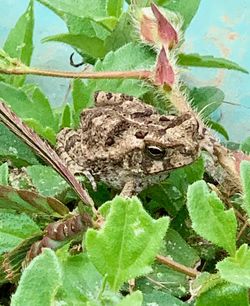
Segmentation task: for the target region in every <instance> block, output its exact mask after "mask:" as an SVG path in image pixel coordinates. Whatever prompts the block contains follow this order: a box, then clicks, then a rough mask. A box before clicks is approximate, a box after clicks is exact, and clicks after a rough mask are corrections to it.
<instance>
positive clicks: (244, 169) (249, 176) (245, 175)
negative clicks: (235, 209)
mask: <svg viewBox="0 0 250 306" xmlns="http://www.w3.org/2000/svg"><path fill="white" fill-rule="evenodd" d="M240 176H241V182H242V188H243V201H244V202H243V203H244V204H243V208H244V209H245V211H246V212H247V215H248V218H250V162H249V161H246V160H243V161H242V162H241V164H240Z"/></svg>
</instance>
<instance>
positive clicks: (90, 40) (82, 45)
mask: <svg viewBox="0 0 250 306" xmlns="http://www.w3.org/2000/svg"><path fill="white" fill-rule="evenodd" d="M49 41H57V42H62V43H66V44H68V45H70V46H72V47H73V48H77V49H78V50H79V52H80V53H81V54H85V55H89V56H91V57H93V58H103V57H104V56H105V54H106V53H107V49H106V47H105V44H104V40H102V39H100V38H98V37H95V36H93V37H90V36H88V35H85V34H70V33H68V34H67V33H66V34H58V35H53V36H48V37H46V38H44V39H43V42H49Z"/></svg>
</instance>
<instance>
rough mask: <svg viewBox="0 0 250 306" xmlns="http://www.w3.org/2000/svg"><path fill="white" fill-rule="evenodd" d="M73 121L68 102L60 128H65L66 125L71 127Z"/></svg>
mask: <svg viewBox="0 0 250 306" xmlns="http://www.w3.org/2000/svg"><path fill="white" fill-rule="evenodd" d="M71 122H72V116H71V109H70V106H69V104H66V105H65V107H64V109H63V113H62V117H61V122H60V128H61V129H63V128H65V127H71Z"/></svg>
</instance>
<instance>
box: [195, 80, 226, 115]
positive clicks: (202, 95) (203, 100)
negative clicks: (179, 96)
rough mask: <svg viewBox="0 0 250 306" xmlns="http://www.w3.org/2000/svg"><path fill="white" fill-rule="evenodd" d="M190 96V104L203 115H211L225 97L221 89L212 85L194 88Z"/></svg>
mask: <svg viewBox="0 0 250 306" xmlns="http://www.w3.org/2000/svg"><path fill="white" fill-rule="evenodd" d="M190 96H191V99H192V105H193V106H194V107H195V108H196V109H197V111H198V112H199V113H200V114H201V115H202V116H204V117H208V116H209V115H211V114H212V113H213V112H214V111H215V110H216V109H217V108H218V107H219V106H220V105H221V104H222V102H223V101H224V98H225V95H224V93H223V91H222V90H220V89H219V88H217V87H214V86H208V87H200V88H194V89H192V90H191V92H190Z"/></svg>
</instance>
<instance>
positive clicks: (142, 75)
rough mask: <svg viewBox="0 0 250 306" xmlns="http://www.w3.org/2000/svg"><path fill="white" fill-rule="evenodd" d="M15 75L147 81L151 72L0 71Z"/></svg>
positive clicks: (31, 69) (19, 69)
mask: <svg viewBox="0 0 250 306" xmlns="http://www.w3.org/2000/svg"><path fill="white" fill-rule="evenodd" d="M1 73H3V74H15V75H25V74H32V75H41V76H47V77H56V78H73V79H149V78H150V77H151V75H152V72H151V71H149V70H138V71H96V72H71V71H57V70H43V69H37V68H14V69H3V68H1V69H0V74H1Z"/></svg>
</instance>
